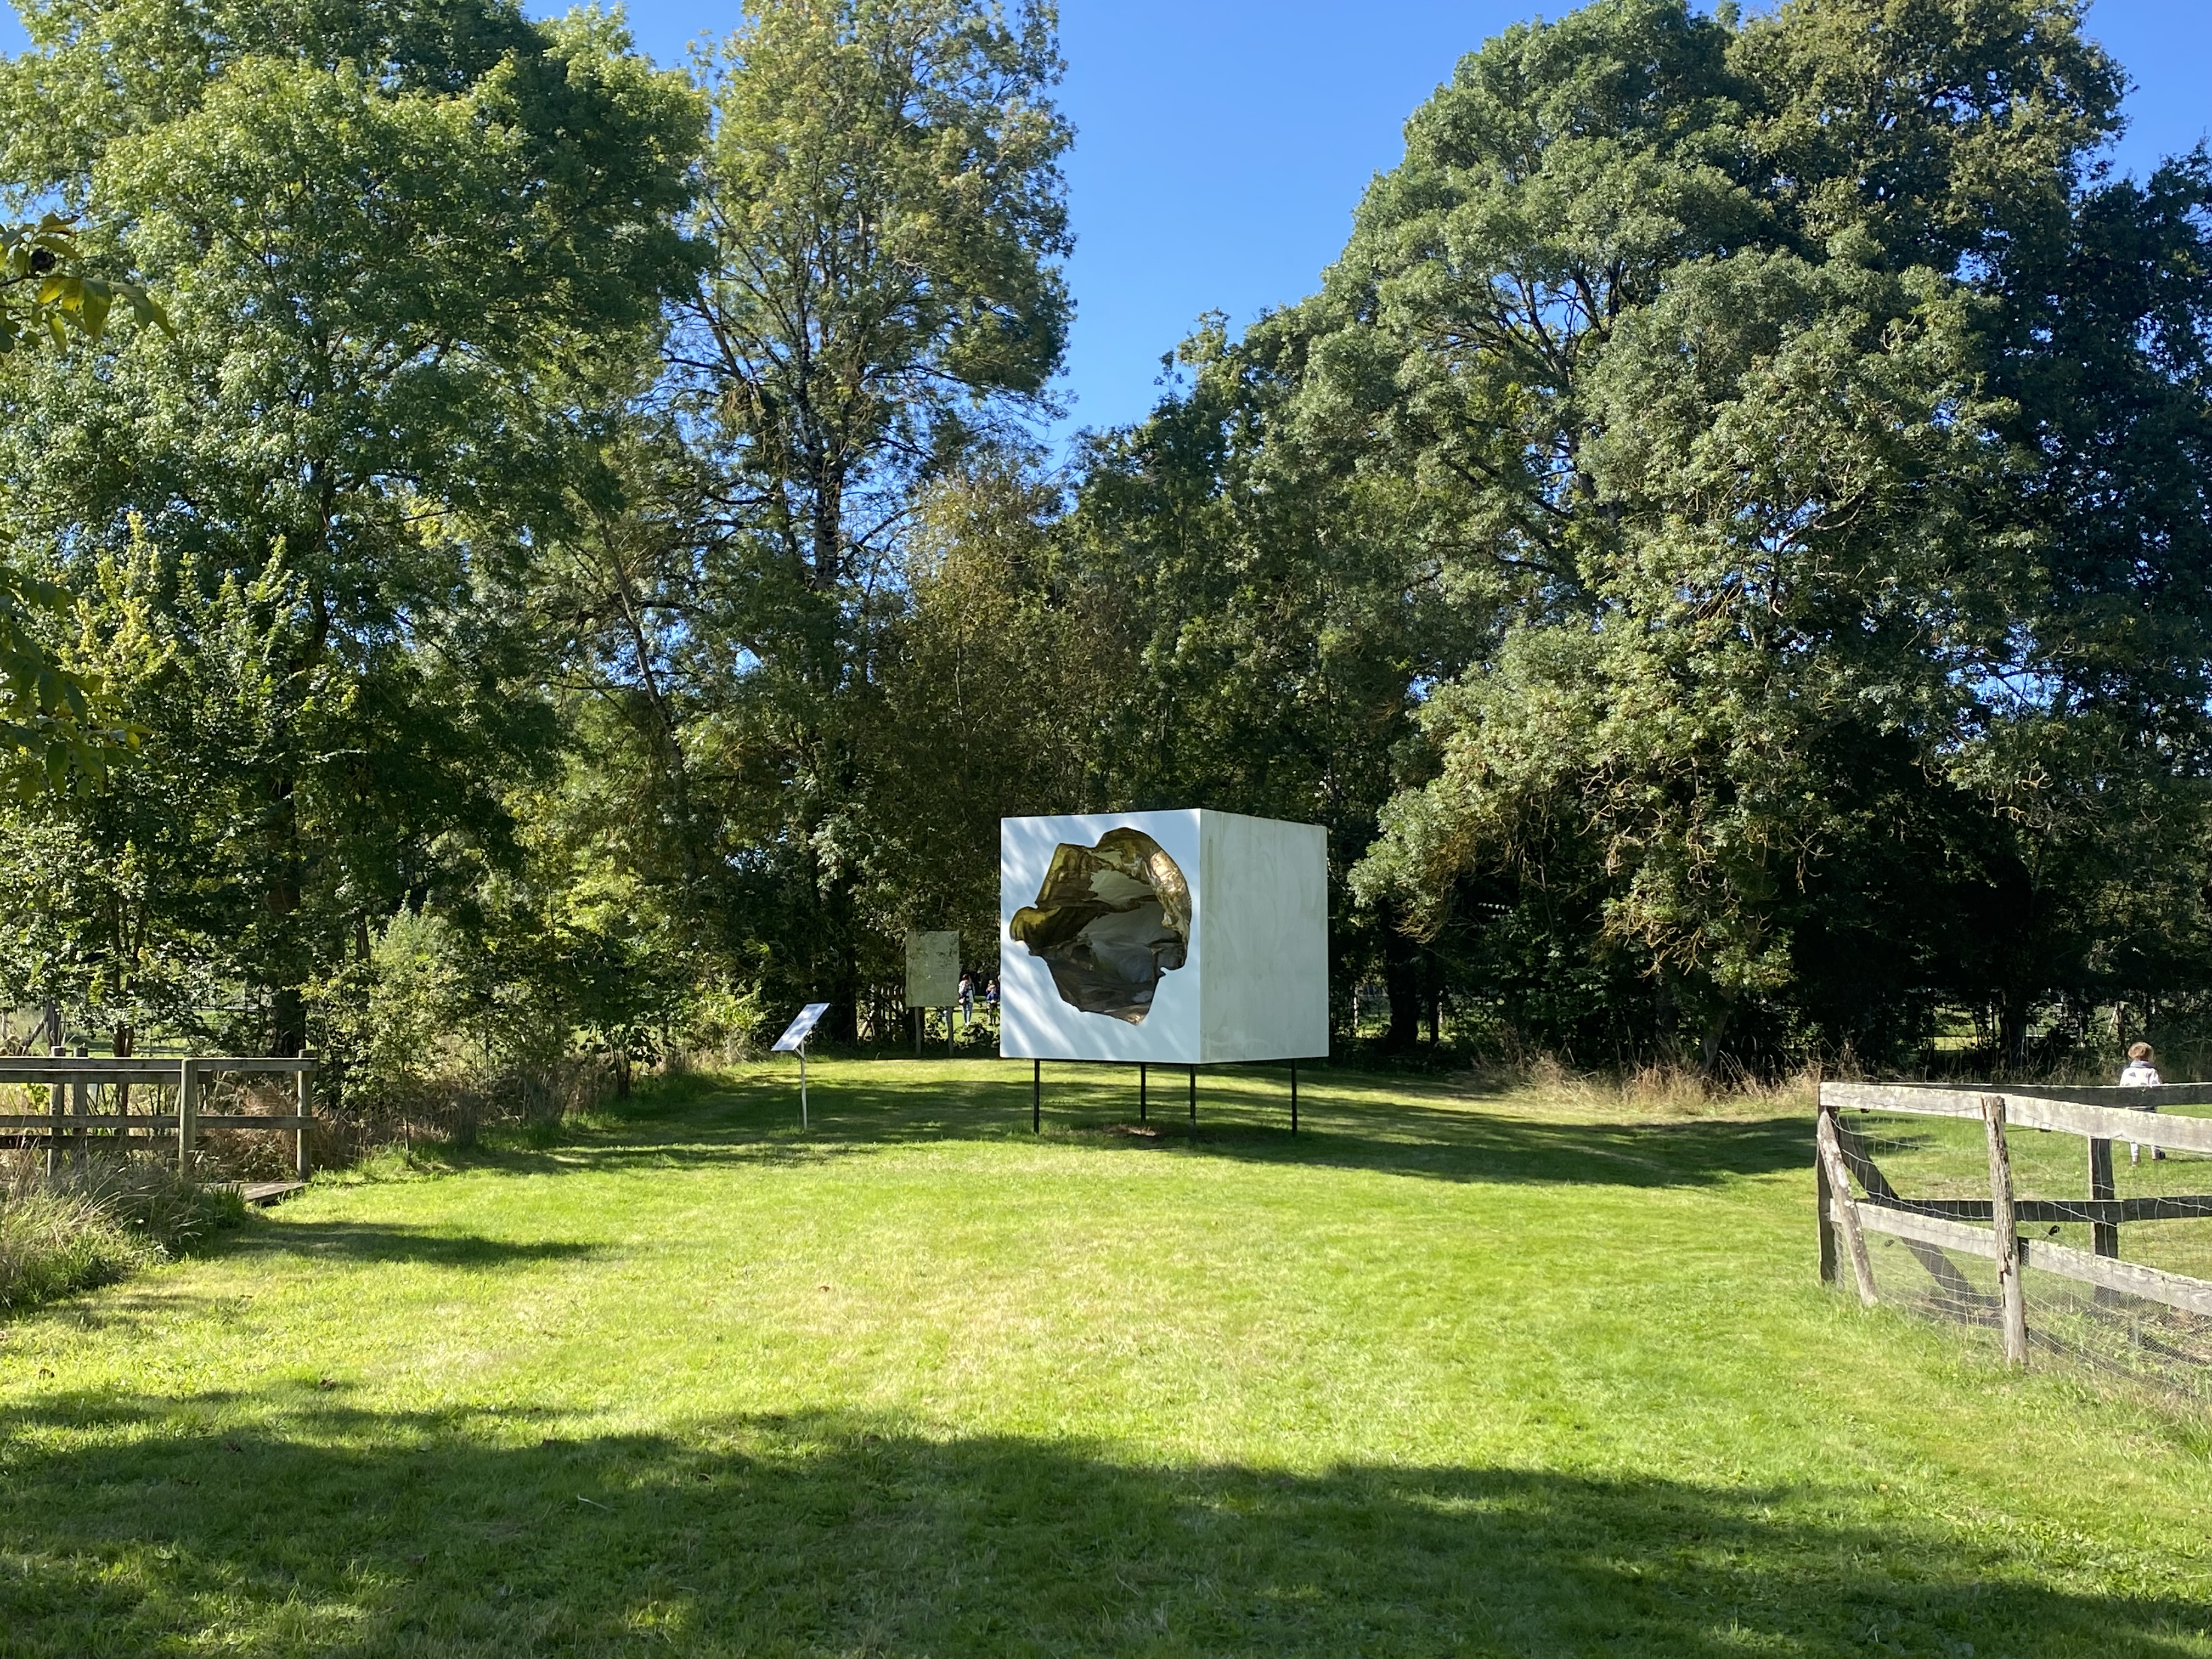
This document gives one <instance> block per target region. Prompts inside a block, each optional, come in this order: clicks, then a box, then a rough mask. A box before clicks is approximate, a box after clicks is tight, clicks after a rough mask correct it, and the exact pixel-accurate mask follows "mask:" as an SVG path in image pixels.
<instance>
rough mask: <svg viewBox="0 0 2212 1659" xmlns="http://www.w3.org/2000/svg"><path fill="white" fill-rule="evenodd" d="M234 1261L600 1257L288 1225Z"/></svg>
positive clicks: (414, 1233) (550, 1248)
mask: <svg viewBox="0 0 2212 1659" xmlns="http://www.w3.org/2000/svg"><path fill="white" fill-rule="evenodd" d="M228 1249H229V1253H230V1254H232V1255H309V1256H316V1257H319V1258H322V1259H324V1260H330V1261H364V1262H366V1261H377V1262H403V1261H404V1262H419V1263H422V1264H423V1265H425V1266H428V1267H515V1266H519V1265H520V1264H523V1263H526V1262H538V1261H574V1260H576V1259H578V1258H580V1257H583V1256H588V1255H594V1254H596V1253H597V1250H598V1247H597V1246H596V1245H592V1244H585V1243H572V1242H569V1241H567V1240H561V1239H544V1240H530V1241H516V1240H513V1239H504V1238H485V1237H481V1236H480V1235H477V1234H475V1233H451V1232H442V1231H438V1230H436V1229H435V1228H429V1227H410V1226H407V1225H404V1224H401V1223H397V1222H369V1221H289V1220H288V1221H286V1222H285V1223H284V1224H283V1225H281V1226H274V1227H255V1228H252V1229H250V1230H248V1231H246V1232H243V1233H240V1234H239V1235H237V1237H236V1238H235V1240H234V1242H230V1243H229V1245H228Z"/></svg>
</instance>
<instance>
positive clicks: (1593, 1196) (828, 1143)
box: [0, 1060, 2212, 1659]
mask: <svg viewBox="0 0 2212 1659" xmlns="http://www.w3.org/2000/svg"><path fill="white" fill-rule="evenodd" d="M1049 1076H1051V1073H1048V1077H1049ZM814 1078H815V1082H816V1086H815V1089H814V1091H813V1107H814V1124H813V1127H812V1128H811V1130H810V1131H805V1132H802V1131H801V1130H800V1129H799V1125H798V1114H797V1103H796V1099H795V1097H794V1093H793V1090H792V1088H791V1086H790V1073H788V1071H787V1070H786V1069H785V1068H782V1067H781V1066H778V1067H768V1066H763V1067H759V1068H757V1069H754V1070H750V1071H748V1072H745V1073H740V1074H737V1075H733V1076H732V1077H729V1078H727V1079H719V1080H716V1081H714V1082H712V1083H707V1082H702V1081H699V1080H696V1079H695V1080H691V1081H690V1082H689V1083H688V1084H686V1085H683V1086H679V1087H673V1088H669V1089H665V1090H663V1091H659V1092H658V1093H657V1094H654V1095H653V1096H651V1097H647V1098H646V1099H644V1100H641V1101H640V1102H639V1103H636V1104H635V1107H634V1108H633V1109H630V1110H629V1111H628V1112H626V1113H624V1114H623V1115H620V1116H619V1117H613V1118H610V1119H608V1120H606V1121H603V1122H600V1123H599V1124H597V1125H594V1126H592V1127H588V1128H586V1129H583V1130H580V1131H579V1132H577V1133H574V1134H573V1135H571V1136H570V1137H569V1138H568V1139H565V1140H563V1141H562V1142H560V1143H557V1144H549V1145H544V1146H513V1147H509V1148H507V1149H505V1150H491V1151H486V1152H481V1153H477V1154H471V1155H469V1156H468V1157H466V1158H457V1159H455V1160H453V1162H452V1164H451V1165H450V1167H448V1168H446V1169H443V1170H437V1171H434V1172H429V1173H420V1172H417V1173H409V1172H407V1171H405V1170H401V1169H400V1168H399V1167H398V1166H397V1165H396V1164H390V1163H387V1164H386V1165H384V1166H382V1176H383V1178H379V1179H371V1180H355V1181H351V1182H346V1181H343V1180H331V1181H328V1182H321V1183H319V1184H318V1187H317V1188H316V1189H315V1190H314V1191H313V1192H311V1193H310V1194H307V1195H305V1196H303V1197H301V1198H300V1199H298V1200H295V1201H293V1202H292V1203H290V1204H289V1205H287V1206H284V1207H283V1208H282V1209H281V1210H278V1211H276V1212H273V1213H272V1214H270V1216H268V1217H267V1218H264V1219H260V1220H258V1221H256V1222H255V1223H254V1224H252V1225H251V1226H249V1227H248V1228H247V1229H246V1231H244V1232H243V1233H242V1234H240V1235H237V1236H234V1237H233V1238H232V1239H231V1240H230V1241H228V1242H227V1243H224V1244H222V1246H220V1247H219V1248H218V1249H216V1250H215V1251H214V1252H213V1253H212V1254H210V1255H204V1256H202V1257H200V1258H199V1259H197V1260H194V1261H187V1262H184V1263H181V1264H179V1265H177V1266H175V1267H168V1268H164V1269H161V1270H159V1271H157V1272H155V1273H150V1274H149V1275H146V1276H144V1277H142V1278H139V1279H135V1280H133V1281H131V1282H130V1283H128V1284H126V1285H122V1286H118V1287H117V1288H115V1289H112V1290H109V1291H103V1292H100V1293H98V1294H94V1295H91V1296H88V1297H82V1298H80V1299H78V1300H76V1301H74V1302H70V1303H67V1304H60V1305H58V1306H56V1307H53V1308H50V1309H48V1310H45V1311H43V1312H40V1313H38V1314H35V1315H30V1316H21V1317H19V1318H16V1319H15V1320H13V1321H12V1322H9V1324H8V1325H7V1326H6V1327H5V1332H6V1334H5V1340H4V1341H0V1655H9V1656H13V1655H30V1654H40V1655H45V1654H72V1655H76V1654H134V1653H161V1654H200V1653H206V1654H223V1655H287V1654H307V1653H314V1654H340V1655H383V1654H410V1655H416V1654H419V1655H501V1656H509V1655H532V1654H553V1653H617V1654H619V1653H628V1652H636V1653H640V1654H645V1653H660V1652H674V1653H684V1654H716V1655H720V1654H763V1655H783V1654H788V1655H802V1654H803V1655H821V1656H831V1655H835V1656H858V1655H896V1656H921V1655H940V1656H960V1655H970V1654H1007V1655H1023V1656H1029V1655H1038V1656H1042V1655H1057V1654H1112V1655H1139V1654H1141V1655H1178V1654H1267V1655H1271V1656H1272V1655H1290V1654H1301V1655H1304V1654H1311V1655H1398V1654H1404V1655H1428V1654H1454V1653H1468V1654H1514V1655H1529V1656H1552V1655H1582V1654H1607V1655H1643V1654H1664V1655H1694V1656H1723V1655H1728V1656H1736V1655H1822V1656H1826V1655H1838V1656H1840V1655H1846V1654H1849V1655H1862V1654H1869V1653H1902V1654H1914V1655H1931V1656H1933V1655H1942V1656H1954V1655H1973V1656H1979V1659H1990V1656H1998V1655H2022V1656H2059V1655H2098V1656H2112V1655H2184V1654H2212V1635H2208V1633H2207V1632H2208V1627H2212V1539H2208V1532H2207V1526H2208V1518H2212V1510H2208V1499H2212V1461H2208V1453H2212V1432H2208V1428H2207V1425H2205V1424H2203V1422H2201V1421H2199V1420H2197V1419H2196V1418H2195V1417H2194V1416H2192V1415H2191V1413H2188V1412H2186V1411H2185V1410H2183V1409H2182V1408H2179V1407H2167V1406H2161V1405H2159V1404H2156V1403H2154V1402H2152V1401H2148V1400H2142V1401H2130V1400H2127V1399H2124V1398H2118V1397H2115V1396H2112V1395H2106V1394H2100V1393H2098V1392H2095V1391H2093V1390H2091V1389H2088V1388H2087V1387H2085V1386H2084V1385H2082V1384H2081V1383H2076V1382H2074V1381H2070V1380H2069V1379H2068V1378H2067V1377H2066V1376H2063V1375H2059V1374H2057V1373H2055V1372H2049V1371H2045V1372H2039V1373H2031V1374H2029V1375H2028V1376H2025V1377H2021V1376H2008V1375H2007V1374H2005V1373H2003V1372H2002V1371H2001V1370H1999V1369H1998V1367H1997V1366H1996V1364H1995V1363H1994V1361H1993V1360H1992V1359H1991V1358H1990V1357H1989V1355H1988V1353H1987V1351H1986V1350H1985V1349H1984V1348H1983V1347H1981V1346H1977V1345H1975V1344H1973V1343H1972V1342H1971V1341H1969V1340H1967V1339H1966V1338H1965V1337H1962V1336H1960V1335H1959V1334H1955V1333H1954V1332H1951V1331H1948V1330H1946V1329H1942V1328H1936V1327H1932V1326H1929V1325H1926V1324H1923V1323H1920V1322H1916V1321H1914V1320H1912V1319H1911V1318H1909V1317H1907V1316H1903V1315H1899V1314H1893V1313H1891V1312H1889V1311H1887V1310H1881V1311H1877V1312H1875V1313H1874V1314H1872V1315H1865V1314H1862V1313H1861V1312H1860V1311H1859V1310H1857V1306H1856V1304H1850V1303H1849V1302H1848V1301H1847V1299H1846V1298H1844V1297H1839V1296H1838V1295H1837V1294H1836V1293H1834V1292H1833V1291H1824V1290H1822V1289H1821V1288H1820V1286H1819V1285H1816V1284H1815V1283H1814V1280H1813V1273H1812V1261H1811V1251H1812V1248H1813V1233H1812V1219H1811V1203H1810V1192H1811V1181H1810V1178H1809V1176H1808V1162H1809V1135H1808V1133H1807V1128H1808V1126H1807V1123H1806V1121H1805V1120H1804V1118H1803V1117H1802V1115H1798V1114H1796V1113H1791V1112H1784V1111H1783V1110H1782V1109H1780V1108H1775V1107H1766V1108H1748V1109H1744V1111H1742V1112H1739V1113H1738V1114H1736V1115H1712V1116H1705V1117H1697V1118H1690V1117H1684V1116H1678V1115H1668V1116H1657V1117H1653V1118H1650V1120H1648V1121H1638V1118H1637V1116H1636V1115H1635V1114H1633V1113H1632V1112H1629V1111H1626V1110H1622V1109H1611V1108H1603V1107H1601V1106H1598V1105H1595V1104H1593V1103H1590V1102H1589V1100H1587V1099H1576V1098H1571V1097H1551V1098H1547V1097H1542V1096H1537V1095H1525V1094H1523V1095H1512V1096H1504V1097H1498V1096H1486V1095H1482V1094H1480V1093H1477V1092H1474V1091H1470V1090H1466V1089H1460V1088H1455V1087H1454V1086H1452V1085H1447V1084H1444V1083H1442V1082H1431V1081H1422V1080H1407V1079H1387V1078H1379V1077H1362V1076H1354V1075H1347V1074H1346V1073H1335V1072H1309V1073H1308V1074H1307V1087H1306V1091H1305V1106H1306V1109H1307V1112H1306V1118H1305V1129H1306V1133H1303V1134H1301V1135H1299V1136H1298V1137H1297V1139H1296V1140H1293V1139H1291V1136H1290V1135H1289V1134H1288V1133H1287V1132H1286V1125H1285V1121H1284V1116H1283V1113H1282V1109H1281V1108H1282V1104H1283V1091H1282V1088H1281V1085H1280V1083H1279V1081H1278V1080H1275V1079H1268V1078H1266V1077H1262V1076H1259V1075H1256V1074H1255V1075H1253V1076H1251V1077H1249V1078H1246V1079H1242V1080H1237V1081H1231V1080H1227V1079H1218V1080H1217V1079H1207V1080H1206V1084H1205V1086H1204V1091H1203V1093H1202V1095H1201V1118H1202V1121H1201V1123H1200V1128H1199V1131H1198V1132H1197V1133H1196V1134H1195V1135H1193V1134H1190V1133H1187V1132H1186V1130H1185V1128H1184V1127H1183V1126H1182V1123H1181V1121H1180V1120H1181V1101H1180V1079H1174V1078H1173V1077H1172V1074H1170V1078H1169V1079H1164V1083H1165V1084H1166V1088H1165V1089H1164V1092H1167V1091H1173V1092H1172V1093H1171V1094H1170V1105H1169V1106H1168V1107H1167V1108H1166V1109H1162V1108H1161V1106H1160V1105H1159V1104H1158V1103H1156V1106H1155V1112H1154V1120H1153V1125H1152V1127H1153V1128H1154V1129H1156V1130H1157V1131H1158V1133H1151V1134H1139V1133H1129V1132H1128V1130H1129V1129H1130V1128H1131V1127H1132V1126H1133V1119H1134V1099H1133V1091H1132V1090H1131V1089H1130V1087H1129V1086H1128V1082H1127V1079H1124V1078H1122V1077H1119V1076H1115V1075H1111V1074H1108V1073H1089V1074H1087V1075H1086V1074H1080V1073H1075V1072H1073V1070H1072V1069H1071V1068H1060V1069H1059V1076H1058V1078H1057V1079H1054V1080H1053V1081H1052V1083H1051V1086H1050V1090H1049V1093H1048V1116H1047V1125H1046V1133H1044V1134H1042V1136H1036V1137H1033V1136H1032V1135H1031V1134H1030V1133H1029V1113H1028V1105H1029V1087H1028V1082H1029V1079H1028V1070H1027V1067H1026V1066H1020V1065H1018V1064H1001V1063H999V1062H994V1061H981V1060H978V1061H961V1062H957V1063H956V1062H945V1061H938V1062H929V1063H917V1062H914V1061H890V1060H887V1061H877V1062H860V1061H848V1062H842V1063H836V1062H832V1063H824V1064H819V1065H817V1066H816V1067H815V1069H814Z"/></svg>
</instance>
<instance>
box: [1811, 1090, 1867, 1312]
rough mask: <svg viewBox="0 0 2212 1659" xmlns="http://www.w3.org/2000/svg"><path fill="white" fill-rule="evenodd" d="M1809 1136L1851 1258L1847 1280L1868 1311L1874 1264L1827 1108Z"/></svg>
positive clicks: (1848, 1171)
mask: <svg viewBox="0 0 2212 1659" xmlns="http://www.w3.org/2000/svg"><path fill="white" fill-rule="evenodd" d="M1813 1136H1814V1142H1815V1144H1816V1146H1817V1147H1818V1149H1819V1152H1820V1167H1821V1168H1822V1169H1823V1170H1826V1172H1827V1177H1828V1180H1827V1186H1828V1207H1829V1213H1830V1214H1832V1216H1834V1218H1835V1219H1836V1225H1838V1227H1839V1228H1840V1229H1841V1230H1842V1231H1843V1235H1844V1249H1845V1250H1846V1251H1847V1252H1848V1253H1849V1255H1850V1258H1851V1278H1852V1279H1854V1280H1855V1281H1857V1285H1858V1292H1859V1303H1860V1305H1861V1306H1863V1307H1868V1308H1871V1307H1872V1306H1874V1304H1875V1294H1874V1263H1873V1262H1872V1261H1869V1259H1868V1257H1867V1247H1866V1234H1865V1233H1864V1232H1863V1231H1861V1230H1860V1228H1859V1212H1858V1206H1857V1205H1856V1204H1854V1203H1852V1201H1851V1176H1850V1170H1846V1169H1845V1168H1844V1149H1843V1146H1842V1145H1841V1144H1840V1143H1839V1142H1838V1140H1837V1139H1836V1115H1835V1113H1834V1112H1833V1111H1832V1110H1831V1109H1829V1108H1827V1107H1826V1106H1823V1107H1822V1108H1821V1109H1820V1119H1819V1121H1818V1122H1817V1123H1816V1124H1815V1125H1814V1130H1813Z"/></svg>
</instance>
